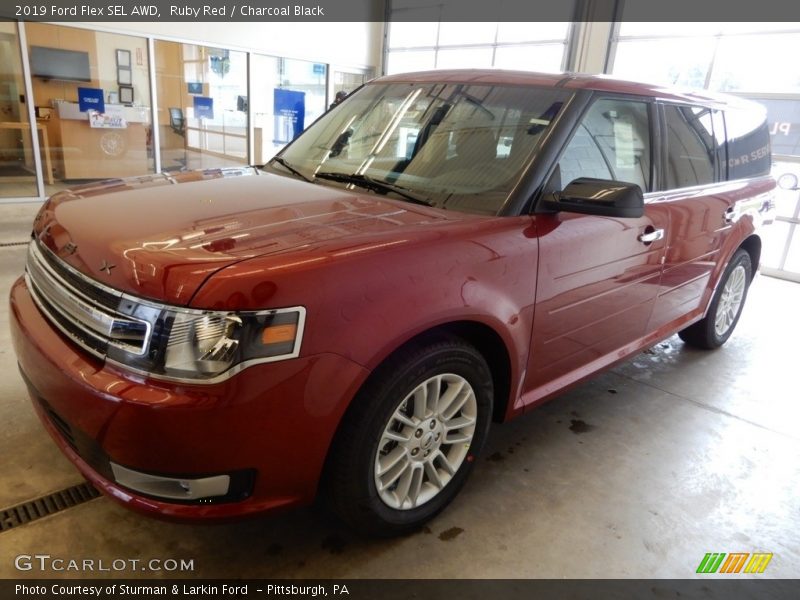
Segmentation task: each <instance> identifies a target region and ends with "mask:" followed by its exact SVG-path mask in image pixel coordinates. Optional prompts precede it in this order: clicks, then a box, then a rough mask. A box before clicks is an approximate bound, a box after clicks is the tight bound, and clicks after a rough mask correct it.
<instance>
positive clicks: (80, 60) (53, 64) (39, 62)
mask: <svg viewBox="0 0 800 600" xmlns="http://www.w3.org/2000/svg"><path fill="white" fill-rule="evenodd" d="M30 59H31V74H32V75H33V76H34V77H41V78H42V79H58V80H60V81H91V80H92V74H91V71H90V70H89V53H88V52H76V51H75V50H61V49H59V48H45V47H44V46H31V52H30Z"/></svg>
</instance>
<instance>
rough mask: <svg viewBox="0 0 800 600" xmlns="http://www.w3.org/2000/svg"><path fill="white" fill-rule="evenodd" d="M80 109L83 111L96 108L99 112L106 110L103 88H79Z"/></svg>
mask: <svg viewBox="0 0 800 600" xmlns="http://www.w3.org/2000/svg"><path fill="white" fill-rule="evenodd" d="M78 109H79V110H80V111H81V112H86V111H87V110H96V111H97V112H99V113H104V112H106V104H105V102H104V101H103V90H101V89H100V88H85V87H79V88H78Z"/></svg>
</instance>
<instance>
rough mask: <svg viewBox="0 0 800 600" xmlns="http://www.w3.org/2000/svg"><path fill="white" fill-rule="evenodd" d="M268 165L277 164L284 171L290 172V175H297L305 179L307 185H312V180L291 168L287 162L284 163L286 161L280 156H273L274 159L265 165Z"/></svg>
mask: <svg viewBox="0 0 800 600" xmlns="http://www.w3.org/2000/svg"><path fill="white" fill-rule="evenodd" d="M270 163H278V164H279V165H280V166H282V167H283V168H284V169H286V170H288V171H290V172H291V173H293V174H294V175H297V176H298V177H301V178H303V179H305V180H306V181H307V182H309V183H314V180H313V179H312V178H311V177H309V176H308V175H303V174H302V173H301V172H300V171H298V170H297V169H296V168H295V167H293V166H292V165H290V164H289V163H288V162H286V159H284V158H283V157H281V156H275V157H274V158H273V159H272V160H271V161H269V162H268V163H267V164H270Z"/></svg>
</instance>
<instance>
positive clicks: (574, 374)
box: [523, 99, 669, 405]
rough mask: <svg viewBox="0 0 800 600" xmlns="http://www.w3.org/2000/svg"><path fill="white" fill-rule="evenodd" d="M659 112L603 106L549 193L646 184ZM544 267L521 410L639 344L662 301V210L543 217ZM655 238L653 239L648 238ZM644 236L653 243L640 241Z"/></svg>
mask: <svg viewBox="0 0 800 600" xmlns="http://www.w3.org/2000/svg"><path fill="white" fill-rule="evenodd" d="M653 108H654V107H653V106H652V105H649V104H648V103H646V102H641V101H634V100H627V99H601V100H598V101H596V102H595V103H594V104H593V105H592V106H591V107H590V109H589V110H588V111H587V113H586V115H585V116H584V117H583V119H582V120H581V123H580V125H579V126H578V127H577V129H576V131H575V133H574V134H573V137H572V139H571V140H570V142H569V144H568V145H567V147H566V148H565V150H564V153H563V154H562V156H561V158H560V160H559V162H558V165H557V166H556V168H555V170H554V172H553V175H552V176H551V178H550V179H549V181H548V184H547V185H546V188H545V190H546V191H545V193H552V192H554V191H559V190H561V189H563V187H565V186H566V184H568V183H569V182H570V181H572V180H574V179H576V178H578V177H594V178H598V179H608V180H617V181H628V182H632V183H637V184H639V185H640V186H641V187H642V189H643V190H644V191H645V192H647V191H648V190H649V189H650V181H651V178H652V156H651V144H650V139H651V135H650V129H651V128H650V121H651V117H650V115H651V114H652V113H653ZM535 220H536V226H537V228H538V231H537V233H538V238H539V268H538V275H537V284H536V304H535V314H534V324H533V331H532V337H531V353H530V359H529V365H528V372H527V375H526V378H525V382H524V384H523V385H524V389H523V402H525V404H527V405H532V404H535V403H536V402H537V401H539V400H541V399H544V398H545V397H546V396H547V395H548V394H550V393H552V392H553V391H555V390H557V389H559V388H562V387H563V386H564V385H565V384H568V383H569V382H570V381H574V380H577V379H580V378H581V377H582V376H584V375H587V374H589V373H590V372H593V371H595V370H596V369H598V368H600V367H602V366H603V365H605V364H609V363H611V362H613V361H614V360H615V359H616V358H617V356H618V355H620V352H621V350H622V349H623V348H625V347H626V346H627V345H629V344H632V343H635V342H636V341H637V340H640V339H641V337H642V336H643V335H644V334H645V331H646V326H647V322H648V320H649V318H650V313H651V311H652V308H653V304H654V302H655V298H656V294H657V292H658V289H659V283H660V278H661V270H662V259H663V256H664V251H665V242H664V239H663V238H660V239H654V240H653V241H649V240H650V239H651V238H658V237H659V235H661V234H660V233H659V232H662V233H665V232H666V231H668V229H669V222H668V213H667V211H666V209H665V208H664V207H663V206H662V205H658V204H656V205H650V204H647V205H646V208H645V214H644V216H642V217H641V218H636V219H625V218H611V217H598V216H591V215H581V214H575V213H567V212H559V213H556V214H538V215H536V217H535ZM648 234H649V235H648ZM642 236H646V237H642Z"/></svg>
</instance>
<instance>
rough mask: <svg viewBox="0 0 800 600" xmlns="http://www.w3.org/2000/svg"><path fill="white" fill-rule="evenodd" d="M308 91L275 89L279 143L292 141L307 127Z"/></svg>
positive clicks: (276, 134)
mask: <svg viewBox="0 0 800 600" xmlns="http://www.w3.org/2000/svg"><path fill="white" fill-rule="evenodd" d="M305 121H306V93H305V92H295V91H293V90H284V89H280V88H276V89H275V138H274V141H275V142H276V143H278V144H286V143H288V142H291V141H292V140H293V139H294V138H296V137H297V136H298V135H300V133H301V132H302V131H303V129H305Z"/></svg>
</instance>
